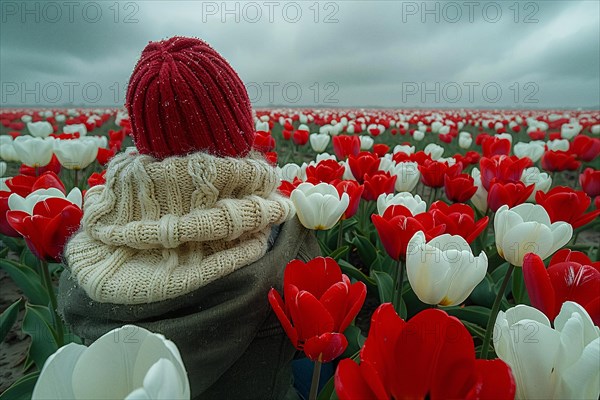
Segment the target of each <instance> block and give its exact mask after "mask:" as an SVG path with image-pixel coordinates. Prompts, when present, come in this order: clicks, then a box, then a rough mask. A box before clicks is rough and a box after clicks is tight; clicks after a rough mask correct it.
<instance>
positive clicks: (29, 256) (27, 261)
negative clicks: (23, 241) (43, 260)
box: [20, 246, 40, 270]
mask: <svg viewBox="0 0 600 400" xmlns="http://www.w3.org/2000/svg"><path fill="white" fill-rule="evenodd" d="M20 261H21V264H23V265H27V266H28V267H29V268H31V269H33V270H36V266H37V265H39V263H40V260H39V259H38V258H37V257H36V256H35V255H34V254H33V253H32V252H31V250H29V247H27V246H25V248H24V249H23V251H22V252H21V259H20Z"/></svg>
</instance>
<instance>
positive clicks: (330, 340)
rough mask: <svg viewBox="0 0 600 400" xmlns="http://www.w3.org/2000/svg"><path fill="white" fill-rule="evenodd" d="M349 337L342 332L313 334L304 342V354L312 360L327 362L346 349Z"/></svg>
mask: <svg viewBox="0 0 600 400" xmlns="http://www.w3.org/2000/svg"><path fill="white" fill-rule="evenodd" d="M346 347H348V339H346V336H344V335H343V334H341V333H335V332H327V333H324V334H322V335H318V336H313V337H310V338H308V339H307V340H306V342H305V343H304V354H306V357H308V358H309V359H310V360H312V361H317V360H320V361H321V362H324V363H327V362H330V361H333V360H334V359H336V358H337V357H339V356H340V355H342V353H343V352H344V350H346Z"/></svg>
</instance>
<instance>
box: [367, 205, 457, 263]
mask: <svg viewBox="0 0 600 400" xmlns="http://www.w3.org/2000/svg"><path fill="white" fill-rule="evenodd" d="M371 221H373V225H375V229H377V233H378V234H379V239H380V240H381V243H382V244H383V247H384V248H385V251H386V252H387V253H388V255H389V256H390V257H391V258H393V259H394V260H405V259H406V248H407V246H408V241H409V240H410V239H411V238H412V237H413V235H414V234H415V233H417V232H418V231H423V232H424V233H425V238H426V239H427V241H429V240H431V239H433V238H434V237H436V236H438V235H441V234H442V233H443V232H444V231H445V229H446V226H445V225H436V224H435V221H434V219H433V216H432V215H431V214H430V213H420V214H417V215H416V216H413V215H412V213H411V212H410V210H409V209H408V208H406V207H404V206H400V205H393V206H389V207H388V208H386V209H385V211H384V213H383V215H377V214H373V215H371Z"/></svg>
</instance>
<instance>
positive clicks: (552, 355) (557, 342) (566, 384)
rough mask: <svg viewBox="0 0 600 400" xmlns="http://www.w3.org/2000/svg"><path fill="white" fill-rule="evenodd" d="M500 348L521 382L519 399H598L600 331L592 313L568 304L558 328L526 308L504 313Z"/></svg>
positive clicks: (498, 330) (497, 340)
mask: <svg viewBox="0 0 600 400" xmlns="http://www.w3.org/2000/svg"><path fill="white" fill-rule="evenodd" d="M494 348H495V350H496V354H497V355H498V357H499V358H500V359H502V360H503V361H504V362H506V363H507V364H508V365H509V366H510V368H511V370H512V373H513V375H514V377H515V383H516V385H517V392H516V398H517V399H598V396H599V395H600V368H599V365H600V329H598V327H596V326H594V323H593V322H592V319H591V318H590V316H589V314H588V313H587V311H586V310H585V309H584V308H583V307H581V306H580V305H579V304H577V303H574V302H571V301H567V302H565V303H564V304H563V305H562V308H561V310H560V313H559V314H558V316H557V317H556V319H555V320H554V328H552V326H551V325H550V321H549V320H548V318H547V317H546V316H545V315H544V314H543V313H542V312H541V311H539V310H537V309H535V308H533V307H529V306H526V305H523V304H519V305H517V306H515V307H512V308H509V309H508V310H507V311H506V312H504V311H500V313H498V317H497V318H496V324H495V329H494Z"/></svg>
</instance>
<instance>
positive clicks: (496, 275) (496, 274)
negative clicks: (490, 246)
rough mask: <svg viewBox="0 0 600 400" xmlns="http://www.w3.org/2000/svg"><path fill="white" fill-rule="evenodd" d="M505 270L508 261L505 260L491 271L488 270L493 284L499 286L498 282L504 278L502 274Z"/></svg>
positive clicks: (504, 273)
mask: <svg viewBox="0 0 600 400" xmlns="http://www.w3.org/2000/svg"><path fill="white" fill-rule="evenodd" d="M507 270H508V263H507V262H505V263H503V264H502V265H499V266H498V268H496V269H494V270H493V271H492V272H490V276H491V277H492V280H493V281H494V284H496V285H498V288H499V287H500V283H501V282H502V280H503V279H504V275H506V271H507Z"/></svg>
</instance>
